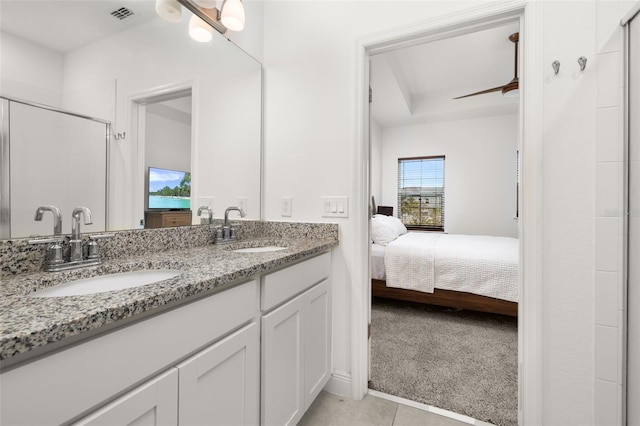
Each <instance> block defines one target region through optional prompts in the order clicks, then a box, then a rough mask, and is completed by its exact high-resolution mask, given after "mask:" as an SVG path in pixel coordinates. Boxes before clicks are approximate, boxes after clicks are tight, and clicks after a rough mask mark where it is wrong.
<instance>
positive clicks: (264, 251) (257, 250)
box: [231, 246, 286, 253]
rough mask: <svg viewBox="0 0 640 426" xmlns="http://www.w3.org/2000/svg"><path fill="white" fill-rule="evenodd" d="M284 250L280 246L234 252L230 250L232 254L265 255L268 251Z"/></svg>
mask: <svg viewBox="0 0 640 426" xmlns="http://www.w3.org/2000/svg"><path fill="white" fill-rule="evenodd" d="M280 250H286V247H280V246H264V247H247V248H241V249H236V250H231V251H232V252H234V253H267V252H270V251H280Z"/></svg>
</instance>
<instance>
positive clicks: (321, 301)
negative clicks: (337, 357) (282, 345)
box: [303, 280, 331, 411]
mask: <svg viewBox="0 0 640 426" xmlns="http://www.w3.org/2000/svg"><path fill="white" fill-rule="evenodd" d="M330 289H331V285H330V282H329V280H324V281H323V282H321V283H320V284H318V285H317V286H315V287H313V288H312V289H310V290H309V291H307V292H306V293H304V295H303V296H304V305H305V306H304V324H305V335H304V342H305V348H304V391H305V396H304V399H305V411H306V409H307V408H309V406H310V405H311V403H312V402H313V400H314V399H316V397H317V396H318V394H319V393H320V391H321V390H322V388H324V385H326V384H327V381H329V377H330V375H331V293H330Z"/></svg>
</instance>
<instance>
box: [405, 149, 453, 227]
mask: <svg viewBox="0 0 640 426" xmlns="http://www.w3.org/2000/svg"><path fill="white" fill-rule="evenodd" d="M398 212H399V215H400V220H401V221H402V223H404V224H405V226H406V227H407V228H412V229H425V230H433V231H444V156H438V157H419V158H399V159H398Z"/></svg>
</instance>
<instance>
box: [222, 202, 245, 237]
mask: <svg viewBox="0 0 640 426" xmlns="http://www.w3.org/2000/svg"><path fill="white" fill-rule="evenodd" d="M234 210H235V211H237V212H238V213H240V217H245V216H246V215H245V213H244V210H242V209H241V208H240V207H227V209H226V210H225V211H224V225H223V226H222V228H218V229H217V230H216V244H223V243H230V242H232V241H235V240H236V238H237V234H236V228H234V227H233V226H231V225H230V224H229V212H231V211H234Z"/></svg>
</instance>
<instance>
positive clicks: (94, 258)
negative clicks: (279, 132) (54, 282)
mask: <svg viewBox="0 0 640 426" xmlns="http://www.w3.org/2000/svg"><path fill="white" fill-rule="evenodd" d="M46 211H50V212H52V213H53V237H52V238H40V239H35V240H29V244H51V245H50V246H49V248H48V249H47V261H46V263H45V267H44V270H45V271H49V272H56V271H64V270H67V269H74V268H80V267H83V266H92V265H99V264H100V262H101V260H100V251H99V246H98V240H101V239H103V238H111V237H113V235H114V234H99V235H91V236H90V237H89V240H90V241H89V243H88V244H87V247H88V254H87V256H86V258H85V256H84V253H83V251H84V249H83V245H82V235H81V234H80V216H82V215H84V224H85V225H91V210H89V209H88V208H87V207H82V206H79V207H76V208H75V209H74V210H73V214H72V215H71V239H70V240H69V259H68V260H67V261H65V260H64V259H63V256H62V252H63V247H62V246H63V244H64V243H65V237H63V236H62V214H61V212H60V209H59V208H57V207H56V206H40V207H38V208H37V209H36V215H35V218H34V219H35V220H37V221H41V220H42V215H43V213H44V212H46Z"/></svg>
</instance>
